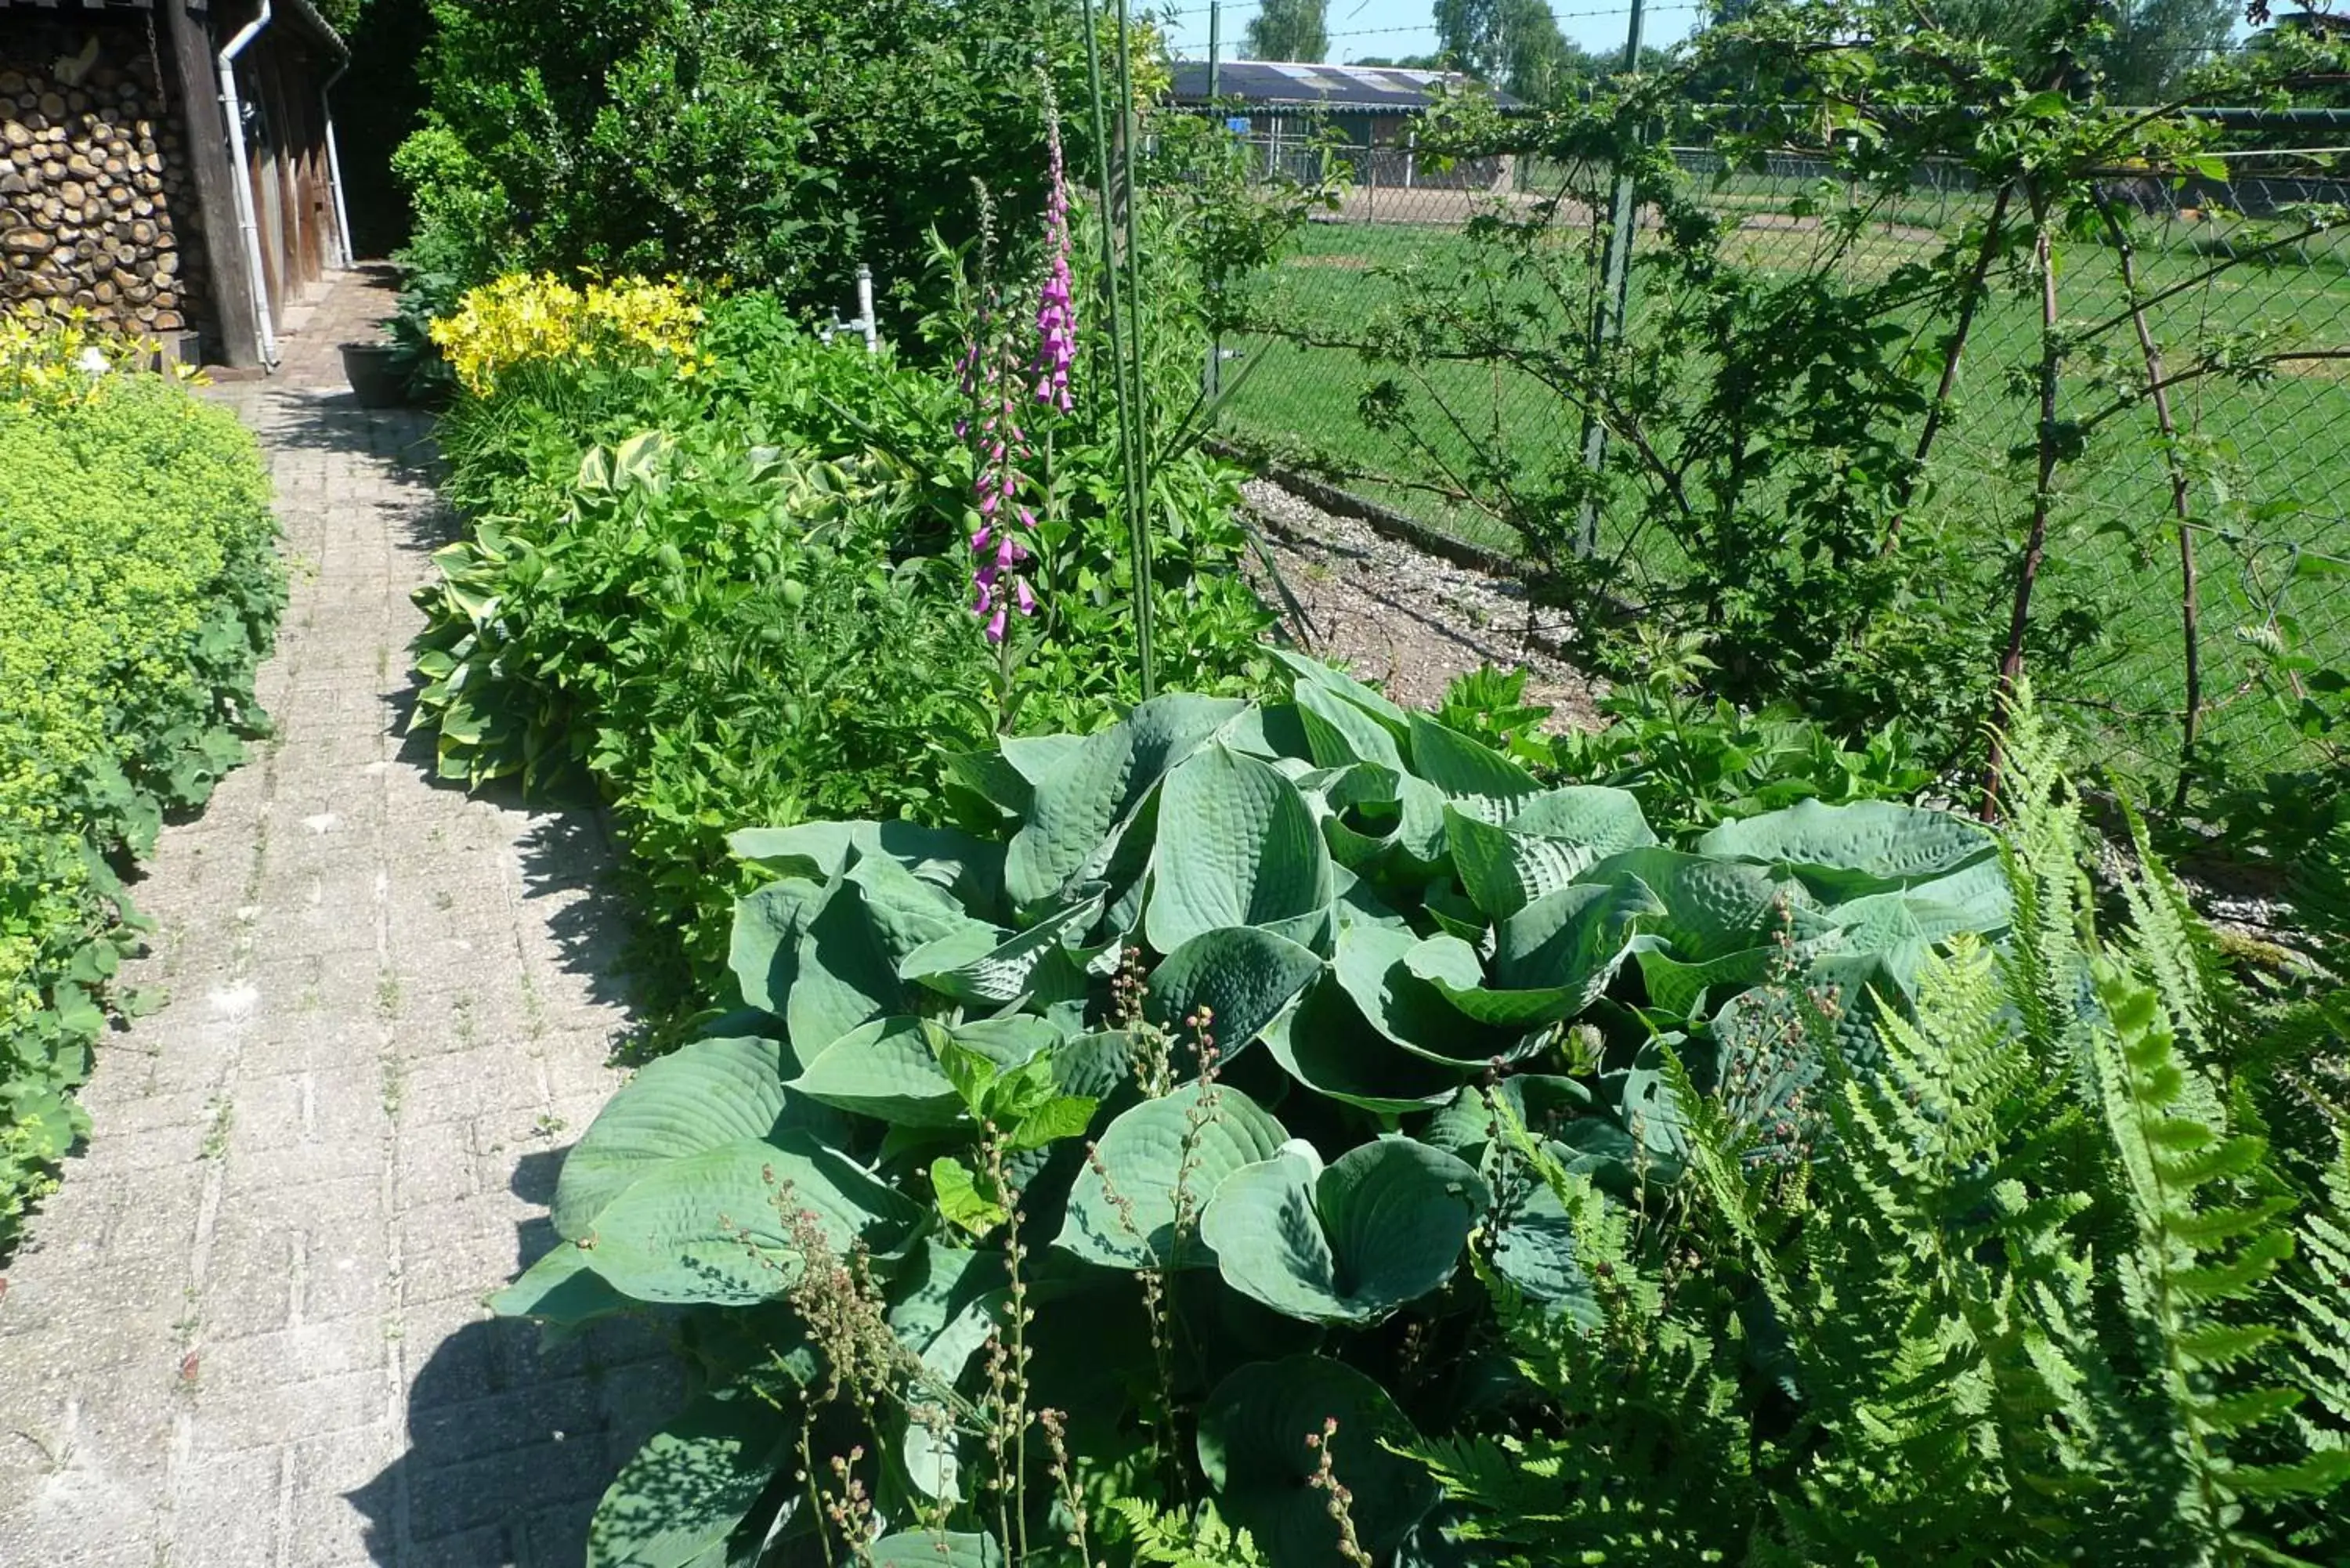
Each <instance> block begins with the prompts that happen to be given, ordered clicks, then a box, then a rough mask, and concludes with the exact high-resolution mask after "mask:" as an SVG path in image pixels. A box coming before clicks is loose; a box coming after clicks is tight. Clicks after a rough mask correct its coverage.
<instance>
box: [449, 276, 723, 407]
mask: <svg viewBox="0 0 2350 1568" xmlns="http://www.w3.org/2000/svg"><path fill="white" fill-rule="evenodd" d="M701 325H702V307H701V306H698V305H696V304H694V303H693V301H692V300H691V299H690V298H688V297H687V296H686V294H685V291H684V290H682V289H681V288H679V287H678V286H676V285H675V284H671V283H653V282H650V281H649V280H647V279H645V278H641V277H624V278H620V279H618V280H616V281H614V282H612V283H608V284H607V283H596V282H590V283H588V284H587V286H586V287H585V288H576V287H574V286H571V285H570V284H567V283H566V282H564V281H563V280H562V279H561V278H558V277H556V275H554V274H552V273H512V274H509V275H506V276H504V277H502V278H499V279H498V280H497V281H496V282H494V283H490V284H485V285H484V286H482V287H480V288H476V289H473V290H471V291H470V292H468V293H467V294H466V296H465V297H464V298H463V300H461V301H460V302H459V304H458V308H457V311H456V314H454V315H453V316H445V317H442V318H441V319H440V320H438V321H435V322H434V323H433V324H432V341H433V342H434V343H435V344H437V345H438V346H439V347H440V349H441V351H442V353H443V354H445V355H447V356H448V357H449V362H450V364H451V365H452V366H454V367H455V368H456V371H457V379H459V380H460V381H462V382H463V383H464V385H465V389H466V390H468V391H470V392H473V393H474V394H475V395H476V396H483V395H486V394H487V393H489V392H491V391H493V390H494V389H496V387H497V382H498V377H499V376H500V375H501V374H502V373H504V371H506V370H508V369H512V368H514V367H515V366H516V365H521V364H525V363H526V362H528V361H531V360H545V359H572V360H590V359H597V358H608V359H617V360H620V361H623V362H625V361H628V360H631V359H636V360H650V361H661V360H667V361H670V362H671V363H673V364H674V365H675V366H676V368H677V373H678V374H679V375H681V376H691V375H692V374H693V373H694V372H695V371H696V370H698V369H701V368H702V362H701V361H700V360H699V359H698V358H697V357H696V356H695V353H694V337H695V333H696V330H697V328H699V327H701Z"/></svg>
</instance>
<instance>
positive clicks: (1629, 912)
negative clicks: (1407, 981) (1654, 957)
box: [1404, 877, 1662, 1031]
mask: <svg viewBox="0 0 2350 1568" xmlns="http://www.w3.org/2000/svg"><path fill="white" fill-rule="evenodd" d="M1661 909H1662V906H1661V905H1660V904H1659V903H1658V902H1657V899H1656V898H1655V897H1654V895H1652V894H1651V893H1649V891H1648V888H1647V887H1646V885H1644V884H1643V883H1642V882H1641V881H1640V880H1639V879H1638V877H1626V878H1624V879H1623V880H1622V881H1620V882H1616V883H1583V884H1579V885H1577V886H1575V887H1570V888H1559V889H1558V890H1557V891H1555V892H1552V893H1545V894H1544V895H1543V896H1542V897H1541V898H1536V899H1535V900H1534V902H1533V903H1531V904H1528V905H1527V906H1526V907H1525V908H1524V909H1520V910H1519V911H1517V912H1516V913H1515V914H1513V915H1512V916H1511V917H1510V918H1509V919H1505V920H1503V922H1502V926H1501V929H1500V930H1499V932H1498V933H1497V934H1496V940H1495V946H1494V953H1493V961H1492V965H1491V972H1490V974H1488V973H1487V972H1486V969H1485V967H1484V966H1482V965H1481V963H1480V961H1478V958H1477V955H1476V951H1475V950H1474V949H1472V948H1471V947H1470V946H1469V945H1468V944H1467V943H1466V942H1463V941H1461V940H1460V939H1459V938H1457V937H1451V936H1442V937H1432V938H1430V939H1429V940H1427V941H1424V942H1422V943H1420V944H1419V946H1418V947H1416V948H1414V949H1412V950H1411V951H1410V952H1409V953H1407V954H1405V955H1404V964H1405V967H1406V968H1408V969H1409V970H1410V971H1412V972H1413V973H1414V974H1416V975H1418V976H1419V977H1420V978H1421V979H1423V980H1425V981H1428V982H1429V983H1430V984H1431V985H1433V986H1434V987H1435V988H1436V989H1437V991H1438V992H1440V993H1441V994H1442V996H1443V997H1444V999H1445V1000H1446V1001H1447V1002H1451V1004H1452V1005H1453V1006H1454V1007H1456V1008H1458V1009H1460V1011H1461V1012H1462V1013H1463V1014H1464V1015H1466V1016H1467V1017H1469V1018H1470V1019H1472V1020H1473V1021H1475V1022H1476V1023H1481V1024H1484V1025H1487V1026H1490V1027H1492V1028H1496V1029H1509V1030H1519V1031H1524V1030H1531V1029H1538V1028H1541V1027H1543V1026H1544V1025H1545V1024H1551V1023H1561V1022H1563V1021H1565V1020H1566V1019H1569V1018H1573V1017H1575V1015H1576V1014H1578V1013H1580V1012H1583V1011H1584V1009H1586V1008H1587V1007H1589V1006H1590V1005H1591V1004H1592V1003H1593V1002H1596V1001H1597V1000H1598V999H1599V996H1600V994H1601V993H1602V992H1605V991H1606V990H1607V986H1608V982H1609V981H1612V980H1614V979H1615V977H1616V971H1617V970H1618V969H1620V968H1621V967H1622V966H1623V963H1624V960H1625V958H1626V957H1627V955H1629V954H1631V953H1633V952H1636V951H1638V950H1640V948H1641V947H1642V946H1643V945H1644V944H1645V943H1648V942H1651V941H1653V940H1656V939H1654V938H1649V937H1643V936H1640V935H1638V934H1637V933H1636V931H1635V929H1634V926H1635V924H1636V922H1638V920H1640V919H1642V918H1644V917H1648V916H1653V915H1655V914H1657V913H1659V911H1660V910H1661Z"/></svg>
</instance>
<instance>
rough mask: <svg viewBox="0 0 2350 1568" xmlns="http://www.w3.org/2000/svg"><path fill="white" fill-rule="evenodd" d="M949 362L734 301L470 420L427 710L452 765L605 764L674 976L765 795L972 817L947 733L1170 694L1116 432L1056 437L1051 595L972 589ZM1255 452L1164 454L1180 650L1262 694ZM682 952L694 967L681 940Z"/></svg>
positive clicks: (1180, 673) (780, 805)
mask: <svg viewBox="0 0 2350 1568" xmlns="http://www.w3.org/2000/svg"><path fill="white" fill-rule="evenodd" d="M966 407H967V403H966V401H965V400H964V397H963V394H962V393H961V392H960V391H959V390H958V389H956V387H955V386H954V385H953V384H952V383H951V381H948V380H945V379H941V377H938V376H935V375H932V374H929V373H925V372H923V371H920V370H916V369H907V368H905V367H903V366H900V365H899V364H897V363H896V362H895V361H894V360H892V359H891V358H889V357H888V356H882V357H878V358H877V357H872V356H868V355H867V354H866V353H865V352H864V350H863V348H862V345H861V344H852V343H849V342H842V343H839V344H836V345H827V344H825V343H822V342H820V341H818V340H817V339H816V338H815V337H811V336H809V335H807V334H806V333H805V332H803V331H802V330H801V329H799V328H798V327H796V326H795V325H794V324H793V323H792V322H791V320H790V319H789V317H787V316H786V315H785V312H784V311H783V309H782V307H781V306H780V305H779V304H778V303H777V302H776V301H775V300H774V299H772V298H770V297H768V296H732V297H728V298H723V299H719V300H714V301H712V303H711V304H710V306H709V319H708V321H707V324H706V326H705V328H704V330H703V333H702V340H701V343H700V346H699V357H698V358H697V360H696V361H695V363H694V366H693V371H692V373H691V375H688V376H681V375H679V374H678V373H677V372H676V370H675V369H674V368H672V367H669V366H664V365H645V364H629V363H610V362H605V361H603V360H599V359H597V358H592V357H590V358H583V359H566V360H562V361H559V362H554V361H540V362H536V363H531V364H526V365H522V366H519V367H516V368H515V369H513V370H511V371H504V372H502V373H501V374H500V376H499V378H498V380H497V385H496V387H495V389H494V391H492V392H491V393H489V394H488V395H486V396H478V397H477V396H466V397H462V398H460V399H459V400H458V402H457V403H456V405H455V406H454V407H453V408H452V410H451V411H450V413H449V414H448V416H447V417H446V418H445V419H444V420H443V421H442V445H443V449H444V451H445V452H447V453H448V455H449V457H450V459H451V462H452V477H451V482H450V485H449V493H450V494H451V496H452V499H453V500H455V501H456V502H457V504H459V505H460V506H461V507H463V509H464V510H466V511H467V512H468V513H470V514H473V517H474V519H475V522H474V525H473V529H472V531H471V535H470V536H469V537H468V538H467V539H465V540H464V541H463V542H461V543H459V544H456V545H451V546H450V547H448V548H447V549H445V550H443V551H442V553H441V555H440V556H439V558H438V559H439V564H440V566H441V568H442V575H441V580H440V581H439V582H438V583H437V584H435V585H433V586H432V587H429V588H428V589H427V590H426V591H425V592H424V593H423V594H422V595H421V602H423V603H424V605H425V607H426V608H427V610H428V613H429V616H430V622H429V625H428V627H427V629H426V631H425V632H424V634H423V636H422V638H421V641H420V645H419V647H420V652H419V668H420V670H421V673H422V674H423V676H424V677H425V680H426V681H427V684H426V685H425V687H424V688H423V691H422V692H421V698H420V702H419V710H418V722H419V723H420V725H421V726H422V727H423V728H425V729H427V730H429V731H430V732H432V733H433V735H434V737H435V743H436V745H437V747H438V750H439V756H440V767H441V771H442V774H444V775H445V776H448V777H451V778H459V779H463V780H466V781H469V782H473V783H479V782H482V781H484V780H487V779H491V778H496V777H502V776H518V777H520V778H521V779H522V780H523V782H524V783H525V785H526V786H533V787H536V786H538V785H542V784H551V783H553V782H555V781H556V780H557V779H558V778H560V777H562V776H563V775H565V774H572V775H575V776H584V777H586V778H587V779H589V780H591V781H592V782H593V783H594V784H595V786H596V787H597V788H598V790H599V791H600V792H601V793H602V794H603V795H604V797H605V798H606V799H607V800H608V802H609V803H610V804H611V805H612V806H613V808H614V811H615V814H616V818H617V824H618V826H619V830H620V833H621V836H622V837H623V839H624V840H625V842H626V843H627V845H628V846H629V865H630V869H631V875H632V877H634V878H635V880H636V881H637V883H638V885H639V893H640V895H641V897H640V902H641V904H642V906H643V909H644V912H645V914H646V916H647V919H646V922H645V924H646V926H647V928H648V929H650V930H651V931H655V932H658V933H660V938H659V946H660V950H659V951H656V952H654V953H652V954H650V955H649V956H650V958H651V959H652V960H653V963H652V965H651V975H650V978H651V979H652V981H653V982H654V985H653V989H654V992H655V1000H656V1002H664V1001H674V1000H676V999H677V998H678V997H680V996H682V995H684V994H686V988H685V986H684V983H683V981H684V980H685V978H686V976H688V975H691V974H699V975H701V976H702V977H704V978H707V977H710V976H713V975H715V974H717V973H718V972H720V970H721V967H722V963H723V956H724V951H725V942H726V929H727V920H728V918H729V916H730V914H731V909H732V903H733V898H734V896H735V895H736V894H737V893H738V892H740V891H742V890H743V889H742V886H741V882H740V877H739V873H738V872H737V870H736V868H735V867H734V866H733V862H732V859H731V857H729V856H728V854H727V850H726V836H727V834H728V833H729V832H731V831H732V830H733V829H734V828H736V827H739V826H743V824H745V823H747V822H758V821H767V822H775V823H788V822H792V821H796V820H799V819H801V818H803V817H807V816H837V815H878V816H890V817H894V816H906V817H910V818H914V819H919V820H927V821H936V820H938V819H940V818H941V816H942V815H943V814H944V812H945V809H946V808H945V804H944V799H943V796H942V794H941V765H942V762H943V759H945V758H946V757H948V756H950V755H952V754H954V753H958V752H961V751H965V750H968V749H970V748H971V747H972V746H975V745H978V744H980V743H982V742H983V741H984V740H985V738H986V737H987V736H988V735H989V734H991V733H992V732H994V731H995V730H996V729H997V728H998V727H999V726H1000V725H1009V724H1012V723H1014V722H1017V723H1019V724H1022V725H1026V726H1037V725H1044V726H1049V727H1054V728H1071V729H1079V730H1085V729H1092V728H1095V727H1097V726H1098V725H1100V724H1102V723H1104V722H1107V721H1108V719H1109V718H1110V717H1111V716H1112V715H1113V714H1114V713H1115V712H1116V711H1118V708H1119V706H1120V705H1121V704H1128V703H1131V702H1132V701H1136V700H1137V699H1139V696H1140V691H1139V683H1138V680H1137V678H1136V676H1135V674H1134V671H1135V670H1136V668H1137V659H1136V658H1135V654H1134V649H1133V632H1132V628H1131V624H1130V620H1129V606H1130V604H1131V596H1132V591H1133V588H1132V574H1131V569H1130V567H1129V566H1128V558H1127V556H1126V535H1125V527H1124V524H1123V523H1122V522H1118V521H1114V519H1113V515H1112V506H1113V504H1114V498H1115V496H1116V494H1117V493H1118V484H1117V478H1116V473H1115V464H1116V462H1117V455H1116V452H1115V448H1114V447H1113V446H1112V445H1110V444H1108V443H1105V442H1101V441H1094V440H1090V439H1086V438H1084V437H1082V436H1081V435H1079V434H1078V433H1077V432H1076V431H1072V432H1071V434H1070V437H1069V438H1068V439H1066V440H1064V441H1060V442H1059V443H1058V444H1057V445H1056V446H1055V449H1054V450H1053V452H1052V456H1051V461H1050V472H1051V475H1052V478H1051V483H1052V485H1053V486H1054V493H1055V495H1056V496H1057V497H1058V501H1057V504H1055V505H1053V506H1051V507H1045V508H1040V510H1041V511H1042V512H1043V515H1042V516H1041V517H1040V519H1039V526H1038V528H1037V530H1036V532H1035V535H1033V536H1032V538H1031V540H1030V543H1031V544H1032V545H1033V546H1034V548H1035V553H1036V556H1037V561H1036V563H1035V566H1034V567H1033V580H1034V581H1035V583H1036V585H1037V587H1038V590H1039V593H1040V596H1041V607H1040V611H1039V613H1038V615H1037V616H1036V618H1035V619H1034V620H1032V621H1028V622H1024V623H1023V625H1022V627H1021V628H1020V631H1019V634H1018V635H1016V636H1015V637H1014V639H1012V640H1011V641H1010V642H1009V643H1008V644H1007V645H1006V646H1005V648H1004V649H1001V650H998V649H993V648H991V647H990V646H989V645H988V644H987V642H986V641H985V640H984V639H983V636H982V634H981V629H980V627H979V625H978V623H977V622H976V621H975V620H974V618H972V616H971V615H970V614H969V613H968V603H969V599H970V595H971V587H970V576H969V572H968V559H969V557H968V547H967V545H966V543H965V536H966V535H967V533H968V532H969V531H970V529H971V528H972V526H974V524H975V521H976V519H975V517H974V516H973V514H971V512H970V509H969V503H970V498H971V495H972V452H971V450H970V448H969V445H968V444H967V443H966V442H965V441H963V440H962V438H960V437H959V436H958V435H957V433H956V429H955V426H956V421H957V420H958V418H959V416H960V415H961V414H962V410H964V409H965V408H966ZM1238 479H1239V476H1238V474H1237V472H1235V471H1233V470H1232V469H1230V468H1228V467H1226V466H1224V465H1222V464H1221V463H1218V462H1213V461H1212V460H1211V459H1208V458H1206V457H1205V456H1203V455H1201V454H1199V453H1197V452H1190V453H1185V454H1183V455H1181V456H1180V457H1178V458H1174V459H1172V460H1170V462H1167V463H1165V464H1164V465H1162V467H1161V469H1160V471H1159V474H1158V476H1157V478H1156V480H1155V493H1156V497H1157V501H1158V510H1157V514H1156V516H1155V517H1154V523H1155V524H1156V528H1155V533H1156V536H1157V538H1158V541H1159V545H1158V552H1157V557H1156V561H1155V574H1156V583H1155V586H1156V602H1157V605H1158V616H1159V620H1158V646H1159V668H1160V671H1161V675H1162V678H1163V679H1166V680H1170V681H1175V680H1180V681H1181V682H1182V683H1184V684H1186V685H1188V686H1191V687H1193V688H1196V689H1200V690H1204V691H1220V692H1242V691H1251V690H1253V689H1254V687H1255V686H1256V684H1257V683H1259V682H1260V681H1261V680H1263V677H1264V674H1265V672H1266V671H1267V670H1268V669H1269V664H1270V660H1269V656H1268V655H1267V654H1266V653H1265V652H1264V651H1263V649H1262V648H1261V647H1260V645H1259V638H1260V636H1261V634H1262V633H1263V629H1264V628H1265V626H1266V625H1267V623H1268V618H1267V616H1266V615H1265V613H1264V611H1263V609H1262V607H1260V606H1259V605H1258V604H1257V602H1256V600H1255V598H1254V597H1253V595H1252V594H1251V593H1250V591H1249V589H1248V587H1247V586H1246V584H1245V583H1244V582H1243V580H1242V578H1241V576H1240V574H1239V572H1238V570H1237V566H1238V560H1239V556H1240V555H1241V552H1242V550H1243V547H1244V545H1245V540H1244V537H1243V535H1242V533H1241V531H1240V528H1239V526H1238V524H1237V523H1236V521H1235V507H1236V505H1237V503H1238V500H1239V492H1238ZM680 956H682V958H683V959H684V960H685V963H684V965H683V967H682V969H681V968H680V966H679V965H678V964H677V963H676V960H677V958H678V957H680Z"/></svg>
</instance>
